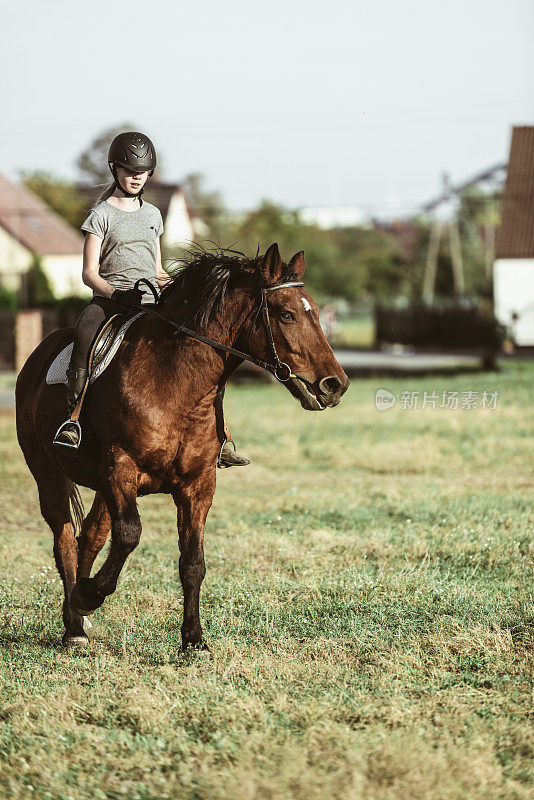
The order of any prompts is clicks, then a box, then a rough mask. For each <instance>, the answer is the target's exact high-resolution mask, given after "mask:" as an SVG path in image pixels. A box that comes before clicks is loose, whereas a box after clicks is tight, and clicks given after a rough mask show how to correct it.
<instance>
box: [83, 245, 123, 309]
mask: <svg viewBox="0 0 534 800" xmlns="http://www.w3.org/2000/svg"><path fill="white" fill-rule="evenodd" d="M101 247H102V239H101V238H100V236H97V235H96V233H89V232H86V234H85V242H84V245H83V268H82V281H83V282H84V283H85V285H86V286H89V288H90V289H93V290H94V291H95V292H98V294H101V295H104V297H111V295H112V294H113V292H114V291H115V289H114V288H113V286H111V284H109V283H108V282H107V281H106V280H104V278H102V277H101V276H100V275H99V274H98V265H99V263H100V249H101Z"/></svg>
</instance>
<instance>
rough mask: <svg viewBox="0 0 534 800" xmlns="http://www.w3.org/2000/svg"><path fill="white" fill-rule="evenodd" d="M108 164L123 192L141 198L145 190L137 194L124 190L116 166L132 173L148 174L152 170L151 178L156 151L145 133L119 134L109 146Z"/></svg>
mask: <svg viewBox="0 0 534 800" xmlns="http://www.w3.org/2000/svg"><path fill="white" fill-rule="evenodd" d="M108 164H109V168H110V170H111V174H112V175H113V177H114V179H115V183H116V185H117V187H118V188H119V189H120V190H121V192H122V193H123V194H125V195H126V196H127V197H140V196H141V195H142V194H143V188H141V189H140V190H139V191H138V192H136V193H132V192H127V191H126V189H123V187H122V186H121V185H120V183H119V179H118V178H117V170H116V166H117V165H119V166H121V167H125V168H126V169H130V170H132V172H148V171H149V170H150V175H149V177H150V176H151V175H152V174H153V172H154V169H155V166H156V150H155V148H154V145H153V144H152V142H151V141H150V139H149V138H148V136H145V134H144V133H139V131H126V132H125V133H119V134H118V136H115V138H114V139H113V141H112V142H111V144H110V146H109V151H108Z"/></svg>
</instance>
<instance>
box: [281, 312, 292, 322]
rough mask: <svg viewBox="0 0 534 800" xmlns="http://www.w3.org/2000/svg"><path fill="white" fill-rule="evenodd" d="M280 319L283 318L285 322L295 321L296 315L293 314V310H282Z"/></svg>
mask: <svg viewBox="0 0 534 800" xmlns="http://www.w3.org/2000/svg"><path fill="white" fill-rule="evenodd" d="M280 319H283V320H284V322H294V321H295V317H294V316H293V314H292V313H291V311H282V313H281V314H280Z"/></svg>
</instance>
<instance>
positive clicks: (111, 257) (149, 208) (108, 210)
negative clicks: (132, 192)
mask: <svg viewBox="0 0 534 800" xmlns="http://www.w3.org/2000/svg"><path fill="white" fill-rule="evenodd" d="M81 230H82V231H83V232H84V236H85V232H89V233H94V234H96V235H97V236H98V237H100V238H101V239H102V246H101V250H100V263H99V268H98V274H99V275H100V276H101V277H102V278H104V280H106V281H107V282H108V283H109V284H111V286H113V287H114V288H115V289H131V288H132V287H133V285H134V283H135V282H136V281H137V280H138V279H139V278H146V279H147V280H149V281H150V283H151V284H152V285H153V286H154V288H155V289H156V291H158V285H157V282H156V256H157V238H158V236H160V235H161V234H162V233H163V220H162V217H161V212H160V210H159V208H157V207H156V206H154V205H152V203H147V202H146V200H141V207H140V208H138V209H137V210H136V211H123V210H122V209H119V208H116V207H115V206H112V205H111V203H108V202H107V201H106V200H104V201H102V202H101V203H98V205H96V206H95V207H94V208H92V209H91V211H90V212H89V214H88V215H87V218H86V220H85V222H84V223H83V225H82V226H81ZM139 288H140V289H142V290H143V292H144V294H143V303H151V302H154V297H153V295H152V292H150V290H149V289H148V287H146V286H143V285H141V286H140V287H139ZM95 295H98V292H95V291H93V296H95Z"/></svg>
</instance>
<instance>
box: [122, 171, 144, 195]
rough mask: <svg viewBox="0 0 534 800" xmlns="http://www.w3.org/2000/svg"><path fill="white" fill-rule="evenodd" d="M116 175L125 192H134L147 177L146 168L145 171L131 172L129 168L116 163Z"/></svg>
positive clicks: (141, 185) (141, 186)
mask: <svg viewBox="0 0 534 800" xmlns="http://www.w3.org/2000/svg"><path fill="white" fill-rule="evenodd" d="M117 177H118V179H119V180H120V182H121V186H123V187H124V188H125V189H126V191H127V192H132V194H135V193H136V192H138V191H139V190H140V189H142V188H143V186H144V185H145V183H146V182H147V179H148V170H147V171H145V172H133V171H132V170H131V169H126V168H125V167H120V166H119V165H117Z"/></svg>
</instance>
